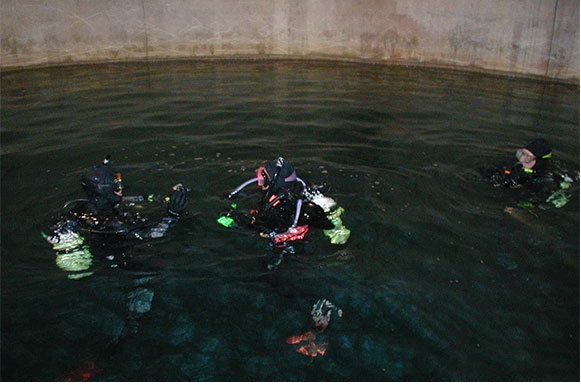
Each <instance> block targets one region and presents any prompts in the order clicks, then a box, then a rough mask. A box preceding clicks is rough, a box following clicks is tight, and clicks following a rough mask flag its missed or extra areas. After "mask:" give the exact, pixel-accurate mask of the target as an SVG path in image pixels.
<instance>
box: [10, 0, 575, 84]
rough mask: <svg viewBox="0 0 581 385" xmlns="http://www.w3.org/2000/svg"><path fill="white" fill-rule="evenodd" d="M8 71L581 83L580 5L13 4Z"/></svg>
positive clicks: (571, 1)
mask: <svg viewBox="0 0 581 385" xmlns="http://www.w3.org/2000/svg"><path fill="white" fill-rule="evenodd" d="M1 5H2V7H1V19H0V20H1V31H0V32H1V35H2V36H1V39H2V40H1V55H2V56H1V67H2V68H11V67H20V66H31V65H48V64H64V63H70V62H81V61H126V60H134V59H139V60H160V59H173V58H207V57H211V58H221V57H276V58H279V57H284V58H304V59H321V58H328V59H334V60H362V61H372V62H381V63H386V64H392V63H394V64H395V63H397V64H421V65H441V66H460V67H466V68H467V69H474V70H486V71H502V72H508V73H512V74H523V75H535V76H542V77H548V78H553V79H559V80H565V81H571V82H574V83H579V0H383V1H381V0H358V1H357V0H244V1H242V0H240V1H237V0H49V1H41V0H1Z"/></svg>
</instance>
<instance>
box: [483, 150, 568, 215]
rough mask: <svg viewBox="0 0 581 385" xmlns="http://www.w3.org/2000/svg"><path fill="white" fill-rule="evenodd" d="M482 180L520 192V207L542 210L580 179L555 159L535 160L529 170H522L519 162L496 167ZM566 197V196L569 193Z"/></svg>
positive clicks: (486, 173)
mask: <svg viewBox="0 0 581 385" xmlns="http://www.w3.org/2000/svg"><path fill="white" fill-rule="evenodd" d="M485 177H486V178H487V179H488V180H489V181H490V182H491V183H492V185H493V186H495V187H506V188H518V189H520V190H521V192H520V193H519V198H520V202H519V204H520V205H521V206H527V207H530V206H541V207H543V208H547V207H550V204H551V203H552V202H554V201H552V199H553V198H554V194H556V193H557V194H559V193H561V192H562V193H563V194H565V190H568V189H570V188H571V183H573V182H574V181H578V180H579V174H578V173H575V172H570V171H569V170H567V169H566V168H565V167H564V166H563V164H562V163H561V162H559V161H558V160H554V159H538V160H537V162H536V163H535V165H534V167H533V168H532V169H525V168H523V166H522V165H521V164H520V163H516V164H515V165H513V166H505V165H504V166H500V167H496V168H493V169H489V170H487V171H485ZM565 195H566V196H569V195H570V191H567V194H565ZM565 195H563V197H565ZM547 204H549V205H547ZM555 206H557V205H555ZM557 207H560V206H557Z"/></svg>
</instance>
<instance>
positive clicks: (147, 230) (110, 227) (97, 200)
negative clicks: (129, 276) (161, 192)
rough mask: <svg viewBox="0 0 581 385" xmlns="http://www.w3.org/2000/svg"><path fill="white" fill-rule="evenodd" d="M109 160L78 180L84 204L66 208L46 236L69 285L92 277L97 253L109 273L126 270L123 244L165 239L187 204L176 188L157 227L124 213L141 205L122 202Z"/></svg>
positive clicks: (184, 191)
mask: <svg viewBox="0 0 581 385" xmlns="http://www.w3.org/2000/svg"><path fill="white" fill-rule="evenodd" d="M109 158H110V157H109V156H107V157H106V158H105V160H104V161H103V162H102V163H101V164H99V165H97V166H94V167H93V168H91V169H90V170H89V171H88V172H87V173H86V174H84V175H83V176H82V178H81V184H82V187H83V189H84V190H85V193H86V195H87V198H86V199H77V200H74V201H71V202H68V203H67V204H65V206H64V207H63V212H62V213H61V214H60V216H59V218H58V220H57V221H56V223H55V224H53V226H52V227H51V232H50V234H49V235H45V238H46V240H47V241H48V242H49V243H50V244H51V245H52V247H53V249H54V250H56V252H57V257H56V264H57V266H58V267H59V268H61V269H62V270H64V271H67V272H69V275H68V277H69V278H71V279H79V278H83V277H86V276H90V275H91V274H93V273H92V271H90V268H91V266H92V265H93V263H94V261H93V253H95V251H98V250H102V251H103V253H104V254H106V255H104V257H105V258H106V259H107V260H108V261H109V264H110V267H126V268H128V266H129V264H130V261H129V260H128V259H127V258H125V255H124V254H125V253H124V252H123V251H122V250H123V249H124V248H125V247H124V245H125V243H126V241H128V240H131V239H140V240H142V239H153V238H159V237H163V236H164V235H165V233H166V232H167V230H168V229H169V228H170V227H173V226H174V225H175V224H176V223H177V222H178V221H179V219H180V217H181V216H182V214H183V213H184V211H185V209H186V207H187V204H188V197H187V189H186V188H185V187H183V186H182V185H181V184H178V185H176V186H174V187H173V191H172V193H171V196H170V197H169V198H168V199H166V200H167V205H166V212H167V214H166V215H165V216H164V217H163V218H162V219H161V221H160V222H158V223H154V224H152V223H151V222H150V221H149V220H148V219H147V218H145V217H143V216H142V215H141V214H140V213H139V212H136V211H133V210H131V209H130V207H127V206H130V205H134V204H135V203H130V204H129V205H126V204H125V203H127V201H132V202H133V201H136V200H137V201H139V200H143V201H145V199H143V198H141V197H128V199H127V198H126V199H124V198H123V184H122V179H121V174H120V173H114V172H113V171H112V170H111V168H110V167H109ZM85 241H87V242H89V243H90V244H91V245H90V246H89V244H85ZM119 250H121V251H119ZM116 251H117V252H116Z"/></svg>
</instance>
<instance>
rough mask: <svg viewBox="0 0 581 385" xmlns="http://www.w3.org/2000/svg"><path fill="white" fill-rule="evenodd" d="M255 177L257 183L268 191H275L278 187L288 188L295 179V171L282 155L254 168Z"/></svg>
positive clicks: (292, 184)
mask: <svg viewBox="0 0 581 385" xmlns="http://www.w3.org/2000/svg"><path fill="white" fill-rule="evenodd" d="M256 177H257V178H258V185H259V186H260V187H262V189H263V190H268V191H270V193H275V192H276V191H278V190H280V189H285V190H288V189H290V188H292V187H293V186H294V184H295V182H296V181H297V173H296V172H295V170H294V168H293V166H292V165H291V164H290V163H289V162H288V161H287V160H286V159H284V158H283V157H282V156H279V157H278V158H277V159H274V160H272V161H270V162H268V163H267V164H266V166H263V167H260V168H259V169H258V170H256Z"/></svg>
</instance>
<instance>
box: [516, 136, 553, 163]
mask: <svg viewBox="0 0 581 385" xmlns="http://www.w3.org/2000/svg"><path fill="white" fill-rule="evenodd" d="M552 155H553V152H552V150H551V145H550V144H549V142H547V141H546V140H545V139H535V140H533V141H532V142H530V143H529V144H527V145H526V146H525V147H523V148H519V149H518V150H517V151H516V158H517V159H518V161H519V163H520V164H522V166H523V168H525V169H532V168H533V167H534V166H535V165H536V164H537V159H548V158H550V157H551V156H552Z"/></svg>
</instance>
